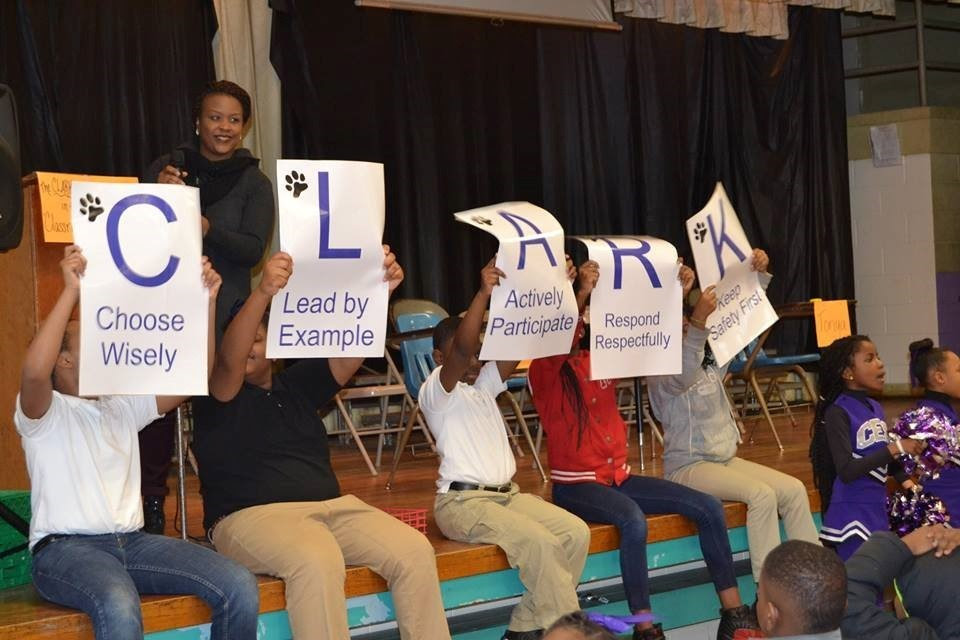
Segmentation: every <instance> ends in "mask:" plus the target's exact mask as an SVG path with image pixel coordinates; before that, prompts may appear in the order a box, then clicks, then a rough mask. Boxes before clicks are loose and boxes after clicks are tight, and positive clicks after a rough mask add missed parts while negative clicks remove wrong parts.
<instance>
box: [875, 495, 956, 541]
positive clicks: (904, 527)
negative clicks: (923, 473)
mask: <svg viewBox="0 0 960 640" xmlns="http://www.w3.org/2000/svg"><path fill="white" fill-rule="evenodd" d="M887 515H888V516H889V518H890V529H891V530H892V531H893V532H894V533H896V534H897V535H898V536H900V537H901V538H902V537H903V536H905V535H907V534H908V533H910V532H911V531H913V530H914V529H918V528H920V527H922V526H925V525H929V524H946V523H948V522H950V514H949V513H948V512H947V507H946V505H944V504H943V501H942V500H941V499H940V498H938V497H937V496H935V495H931V494H929V493H927V492H926V491H925V490H923V489H921V490H919V491H914V490H911V489H901V490H900V491H897V492H896V493H894V494H893V495H892V496H890V497H889V498H887Z"/></svg>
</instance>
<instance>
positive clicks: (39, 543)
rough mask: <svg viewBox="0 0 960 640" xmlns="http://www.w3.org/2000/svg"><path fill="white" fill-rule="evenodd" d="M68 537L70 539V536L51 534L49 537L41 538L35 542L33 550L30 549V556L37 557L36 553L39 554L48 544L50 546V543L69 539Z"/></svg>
mask: <svg viewBox="0 0 960 640" xmlns="http://www.w3.org/2000/svg"><path fill="white" fill-rule="evenodd" d="M69 537H70V536H68V535H65V534H62V533H51V534H49V535H46V536H43V537H42V538H40V539H39V540H37V544H35V545H33V549H30V555H34V556H35V555H37V554H38V553H40V552H41V551H43V548H44V547H45V546H47V545H48V544H50V543H51V542H56V541H57V540H60V539H61V538H69Z"/></svg>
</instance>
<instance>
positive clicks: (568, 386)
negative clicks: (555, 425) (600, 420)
mask: <svg viewBox="0 0 960 640" xmlns="http://www.w3.org/2000/svg"><path fill="white" fill-rule="evenodd" d="M560 383H561V385H562V386H563V397H564V398H565V399H566V402H564V401H563V400H561V405H560V408H561V410H562V411H563V413H564V415H566V413H567V405H568V404H569V405H570V406H571V407H573V412H574V414H575V415H574V416H573V417H574V419H575V420H576V427H575V428H576V430H577V449H579V448H580V442H581V441H582V440H583V432H584V431H586V430H587V423H588V422H589V421H590V412H589V411H587V402H586V401H585V400H584V399H583V391H582V390H581V389H580V381H579V380H577V372H576V371H574V370H573V365H571V364H570V360H569V359H567V360H565V361H564V363H563V365H561V367H560Z"/></svg>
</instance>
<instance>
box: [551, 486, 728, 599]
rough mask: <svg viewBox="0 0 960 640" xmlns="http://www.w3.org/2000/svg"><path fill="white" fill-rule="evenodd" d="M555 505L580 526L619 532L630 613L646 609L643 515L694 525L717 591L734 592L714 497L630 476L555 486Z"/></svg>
mask: <svg viewBox="0 0 960 640" xmlns="http://www.w3.org/2000/svg"><path fill="white" fill-rule="evenodd" d="M553 502H554V504H556V505H558V506H561V507H563V508H564V509H567V510H568V511H570V512H572V513H574V514H576V515H578V516H580V517H581V518H583V519H584V520H587V521H591V522H601V523H603V524H612V525H615V526H616V527H617V530H618V531H619V532H620V573H621V574H622V576H623V587H624V589H625V590H626V592H627V602H628V604H629V605H630V610H631V611H640V610H641V609H649V608H650V584H649V582H648V579H647V517H646V515H645V514H647V513H649V514H661V513H679V514H680V515H682V516H686V517H687V518H689V519H690V520H693V521H694V522H695V523H696V524H697V528H698V529H699V530H700V550H701V551H702V552H703V560H704V562H706V564H707V568H708V569H709V570H710V575H711V577H712V578H713V584H714V586H715V587H716V589H717V591H723V590H724V589H729V588H730V587H735V586H737V577H736V575H735V574H734V571H733V554H732V552H731V551H730V540H729V539H728V538H727V523H726V519H725V518H724V515H723V504H722V503H721V502H720V501H719V500H718V499H716V498H714V497H713V496H710V495H707V494H705V493H701V492H699V491H694V490H693V489H689V488H687V487H684V486H683V485H679V484H677V483H676V482H670V481H669V480H663V479H661V478H648V477H646V476H630V477H629V478H627V479H626V480H625V481H624V483H623V484H621V485H620V486H607V485H604V484H600V483H598V482H583V483H580V484H554V485H553Z"/></svg>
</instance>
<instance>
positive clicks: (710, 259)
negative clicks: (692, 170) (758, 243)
mask: <svg viewBox="0 0 960 640" xmlns="http://www.w3.org/2000/svg"><path fill="white" fill-rule="evenodd" d="M687 236H688V237H689V239H690V247H691V248H692V249H693V260H694V262H695V263H696V265H697V280H698V281H699V283H700V288H701V289H706V288H707V287H709V286H710V285H716V287H717V289H716V293H717V309H716V310H715V311H714V312H713V313H711V314H710V316H709V317H708V318H707V323H706V324H707V330H708V331H709V332H710V334H709V336H708V337H707V341H708V342H709V343H710V348H711V350H712V351H713V355H714V357H716V359H717V363H718V364H720V365H721V366H722V365H724V364H726V363H727V362H729V361H730V360H732V359H733V357H734V356H735V355H737V353H738V352H740V351H742V350H743V349H744V348H745V347H746V346H747V345H748V344H750V342H751V341H752V340H753V339H754V338H756V337H757V336H759V335H760V334H761V333H763V332H764V331H766V329H767V328H768V327H770V326H772V325H773V324H774V323H775V322H776V321H777V320H778V317H777V312H776V311H774V309H773V306H772V305H771V304H770V301H769V300H768V299H767V294H766V291H764V288H763V286H761V284H760V278H759V274H757V273H756V272H755V271H753V270H752V269H751V266H750V261H751V254H752V253H753V248H752V247H751V246H750V242H749V241H748V240H747V235H746V233H744V231H743V226H742V225H741V224H740V219H739V218H738V217H737V212H736V211H735V210H734V208H733V205H732V204H731V203H730V199H729V198H727V192H726V191H724V189H723V185H722V184H720V183H719V182H718V183H717V187H716V189H714V191H713V195H712V196H710V200H709V201H708V202H707V204H706V205H705V206H704V207H703V209H701V210H700V211H698V212H697V213H696V214H694V215H693V216H691V217H690V218H688V219H687Z"/></svg>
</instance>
